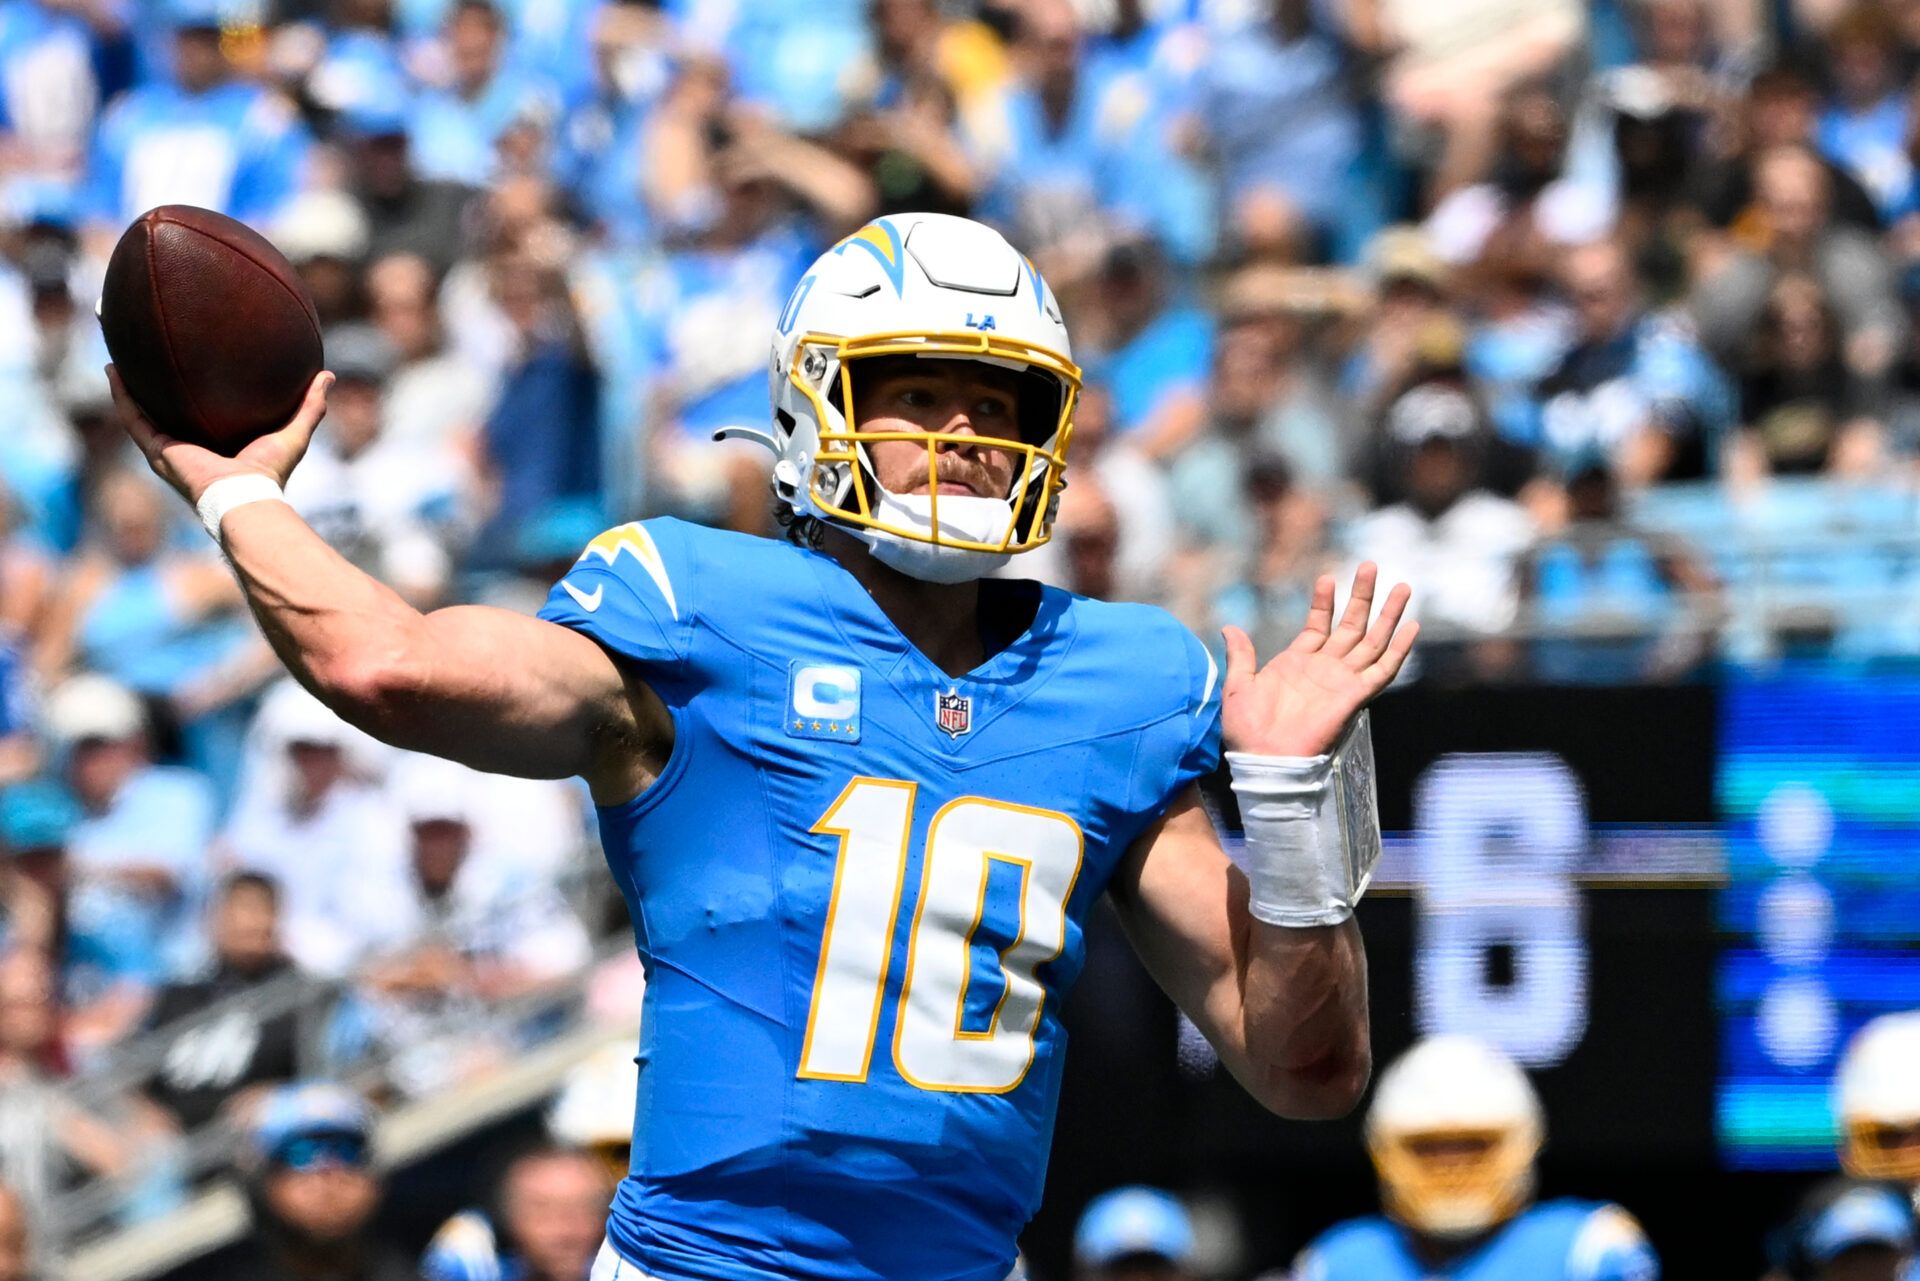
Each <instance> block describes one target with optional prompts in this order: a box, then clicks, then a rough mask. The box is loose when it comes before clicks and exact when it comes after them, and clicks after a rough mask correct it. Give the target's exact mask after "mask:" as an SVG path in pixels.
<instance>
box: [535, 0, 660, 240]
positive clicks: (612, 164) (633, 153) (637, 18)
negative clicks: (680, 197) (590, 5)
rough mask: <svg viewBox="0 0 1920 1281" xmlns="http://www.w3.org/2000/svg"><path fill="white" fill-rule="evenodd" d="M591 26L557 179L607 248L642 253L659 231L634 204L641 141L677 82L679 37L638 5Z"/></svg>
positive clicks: (563, 128)
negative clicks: (585, 70) (587, 62)
mask: <svg viewBox="0 0 1920 1281" xmlns="http://www.w3.org/2000/svg"><path fill="white" fill-rule="evenodd" d="M592 23H593V26H592V30H591V32H590V36H589V40H590V44H591V48H592V55H593V62H592V67H593V74H592V78H591V81H590V83H589V84H588V85H587V86H586V87H585V88H584V89H581V90H577V91H575V92H574V93H573V94H571V95H570V96H569V98H568V100H567V102H566V109H565V114H564V116H563V117H562V119H561V121H560V125H559V128H558V130H557V133H556V137H555V139H554V161H553V167H554V172H555V176H556V178H557V179H558V180H559V182H560V185H561V186H562V187H564V188H565V189H566V190H567V191H569V192H571V193H572V194H573V196H574V198H575V199H576V200H577V201H578V202H579V204H580V206H581V213H582V216H583V217H584V218H586V219H587V220H589V221H590V222H591V224H592V225H593V227H594V228H595V229H596V230H597V231H599V232H600V233H601V234H602V235H603V236H604V237H605V239H606V240H607V241H608V242H609V243H611V244H613V245H617V246H621V247H634V246H640V245H644V244H646V243H647V242H648V238H649V236H650V235H651V233H652V231H653V230H654V227H653V219H652V217H651V216H650V211H649V210H648V209H647V206H646V203H645V202H644V201H642V200H639V199H637V198H636V196H637V193H638V192H639V190H640V182H641V175H642V173H643V172H644V164H645V155H644V152H643V150H642V147H641V140H642V138H643V137H644V132H645V129H646V123H647V118H648V116H649V115H650V114H651V112H652V111H653V108H654V107H655V105H656V104H657V103H658V101H659V99H660V96H661V95H662V94H664V93H665V92H666V89H667V85H668V83H669V82H670V80H671V78H672V74H673V67H672V52H673V50H672V44H673V41H674V38H675V33H674V30H673V24H672V22H671V21H670V20H669V19H668V17H667V15H666V14H664V13H663V12H661V11H660V10H659V9H657V8H655V7H654V6H652V5H649V4H643V3H638V2H637V0H621V2H618V3H612V4H604V5H601V6H599V9H598V12H597V13H595V14H594V15H593V18H592Z"/></svg>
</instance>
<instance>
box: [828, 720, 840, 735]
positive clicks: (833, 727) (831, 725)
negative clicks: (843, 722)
mask: <svg viewBox="0 0 1920 1281" xmlns="http://www.w3.org/2000/svg"><path fill="white" fill-rule="evenodd" d="M839 732H840V726H839V725H838V723H836V722H834V721H828V722H827V733H829V734H838V733H839Z"/></svg>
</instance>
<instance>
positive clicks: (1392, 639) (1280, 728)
mask: <svg viewBox="0 0 1920 1281" xmlns="http://www.w3.org/2000/svg"><path fill="white" fill-rule="evenodd" d="M1378 576H1379V571H1378V569H1377V568H1376V567H1375V566H1374V564H1373V563H1372V562H1371V561H1369V562H1367V563H1366V564H1363V565H1361V566H1360V568H1359V570H1358V571H1356V572H1355V574H1354V576H1353V596H1352V598H1351V599H1350V600H1348V602H1347V608H1346V611H1345V613H1343V614H1342V615H1341V617H1340V625H1339V626H1338V627H1336V626H1334V623H1333V587H1334V581H1333V575H1331V574H1322V575H1321V576H1320V577H1319V579H1317V580H1316V581H1315V582H1314V585H1313V604H1312V605H1311V606H1310V607H1309V608H1308V610H1307V625H1306V627H1304V628H1303V629H1302V630H1301V632H1300V634H1299V635H1298V636H1296V637H1294V638H1293V643H1292V644H1291V645H1288V646H1287V647H1286V648H1285V649H1283V650H1281V651H1280V652H1279V653H1278V654H1275V655H1274V656H1273V659H1272V661H1271V662H1269V663H1268V664H1267V665H1266V666H1265V667H1260V666H1258V662H1257V659H1256V657H1255V655H1254V652H1253V640H1252V638H1250V637H1249V636H1248V635H1247V634H1246V633H1245V632H1244V631H1242V630H1241V629H1239V628H1238V627H1227V628H1224V629H1223V634H1224V635H1225V636H1226V640H1227V681H1226V685H1225V687H1224V688H1223V690H1222V693H1221V697H1222V702H1221V710H1220V733H1221V737H1222V738H1223V739H1224V740H1225V742H1226V746H1227V747H1228V748H1229V749H1230V750H1233V751H1239V752H1255V753H1258V754H1260V755H1263V756H1320V755H1323V754H1325V753H1327V752H1331V751H1332V750H1333V749H1334V747H1335V745H1337V744H1338V743H1339V741H1340V737H1341V735H1342V734H1344V733H1345V732H1346V729H1347V726H1348V725H1349V724H1350V723H1351V722H1352V721H1353V718H1354V717H1355V716H1357V715H1359V713H1360V709H1362V708H1363V707H1365V706H1366V705H1367V704H1368V703H1370V702H1372V701H1373V698H1374V696H1375V695H1377V694H1379V692H1380V691H1381V690H1383V689H1385V688H1386V687H1387V686H1388V685H1391V684H1392V683H1393V678H1394V677H1396V676H1398V675H1399V674H1400V667H1401V665H1402V664H1403V663H1405V662H1406V661H1407V654H1408V652H1409V651H1411V650H1412V649H1413V639H1414V636H1415V635H1416V634H1417V633H1418V632H1419V630H1420V624H1418V623H1416V622H1411V621H1409V622H1408V623H1407V624H1406V625H1405V626H1404V627H1403V626H1401V625H1400V624H1401V618H1402V616H1403V615H1404V614H1405V613H1406V609H1407V601H1408V600H1409V599H1411V598H1412V596H1413V591H1412V589H1411V588H1409V587H1408V586H1407V585H1406V584H1405V583H1401V584H1400V585H1398V586H1397V587H1395V588H1394V589H1393V590H1392V591H1391V592H1388V593H1387V599H1386V603H1385V604H1383V605H1382V606H1381V607H1380V617H1378V618H1376V619H1374V620H1373V626H1372V627H1368V626H1367V619H1368V617H1369V616H1370V615H1371V614H1372V613H1373V590H1374V583H1375V579H1376V578H1378Z"/></svg>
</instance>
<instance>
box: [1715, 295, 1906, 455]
mask: <svg viewBox="0 0 1920 1281" xmlns="http://www.w3.org/2000/svg"><path fill="white" fill-rule="evenodd" d="M1873 407H1874V406H1873V398H1872V397H1871V396H1870V394H1869V393H1868V392H1867V390H1866V389H1865V388H1863V387H1862V386H1861V385H1860V383H1859V380H1857V379H1855V378H1854V377H1853V376H1852V375H1851V374H1850V373H1849V372H1848V370H1847V367H1846V362H1845V360H1844V359H1843V357H1842V355H1841V351H1840V322H1839V317H1838V316H1837V314H1836V313H1835V310H1834V307H1833V304H1832V301H1831V300H1830V299H1829V298H1828V297H1827V294H1826V291H1825V289H1823V288H1822V287H1821V284H1820V282H1819V281H1818V280H1817V279H1815V278H1814V277H1812V276H1806V275H1798V274H1795V275H1786V276H1782V277H1781V278H1780V280H1779V281H1778V282H1777V283H1776V284H1775V285H1774V287H1773V292H1772V293H1771V294H1770V295H1769V296H1768V298H1767V308H1766V311H1765V312H1764V313H1763V314H1762V316H1761V319H1760V327H1759V329H1758V330H1757V331H1756V332H1755V334H1754V335H1753V341H1752V344H1751V346H1750V348H1749V352H1748V356H1747V359H1746V361H1745V363H1744V367H1743V369H1742V371H1741V380H1740V431H1739V433H1738V435H1737V436H1736V437H1735V438H1734V440H1733V441H1732V442H1731V444H1732V446H1733V448H1734V449H1735V450H1736V451H1737V452H1738V454H1739V458H1738V459H1737V460H1731V461H1730V462H1729V465H1728V471H1729V473H1730V474H1731V475H1734V476H1740V477H1751V476H1753V475H1756V474H1770V475H1792V474H1796V473H1808V472H1820V471H1825V470H1828V469H1829V468H1832V469H1835V470H1838V471H1842V472H1846V473H1851V474H1854V475H1866V474H1870V473H1871V472H1872V471H1874V470H1875V469H1876V468H1877V467H1878V466H1879V465H1880V463H1881V461H1882V459H1881V454H1882V437H1883V428H1882V427H1881V424H1880V423H1879V422H1878V421H1877V420H1876V419H1875V418H1874V417H1873V416H1872V410H1873Z"/></svg>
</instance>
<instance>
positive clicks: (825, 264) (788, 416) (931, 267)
mask: <svg viewBox="0 0 1920 1281" xmlns="http://www.w3.org/2000/svg"><path fill="white" fill-rule="evenodd" d="M881 356H894V357H899V356H913V357H919V358H921V359H927V360H978V361H984V362H986V363H988V364H991V365H995V366H998V367H999V368H1002V369H1009V370H1015V371H1020V372H1022V373H1023V374H1024V375H1026V377H1025V378H1023V380H1022V386H1021V391H1020V396H1019V401H1020V403H1019V414H1018V420H1019V423H1020V427H1019V433H1020V439H1018V440H1007V439H1004V438H999V437H988V436H972V437H968V438H966V439H967V443H968V444H971V445H987V446H991V447H993V448H995V449H1001V450H1005V451H1006V452H1007V453H1009V454H1010V455H1011V456H1012V457H1013V459H1014V460H1015V464H1016V466H1015V473H1014V480H1013V484H1012V487H1011V489H1010V491H1009V492H1008V493H1007V494H1005V495H998V496H984V495H957V494H949V495H946V496H944V497H943V496H941V495H940V494H939V493H938V492H937V491H938V487H937V486H929V488H930V489H931V490H933V491H934V492H930V493H927V494H894V493H891V492H889V491H887V490H886V489H883V488H882V487H881V486H880V484H879V481H878V479H877V476H876V474H875V472H874V470H873V466H872V462H871V460H870V458H869V457H868V455H867V448H866V447H867V445H868V444H869V443H871V442H872V440H873V439H875V438H874V437H872V436H870V435H869V436H856V435H855V433H854V426H855V420H854V418H853V416H852V414H851V412H850V410H851V407H854V406H857V405H858V403H859V395H860V389H859V380H858V377H857V373H858V369H859V366H860V364H861V362H863V361H866V360H870V359H873V358H875V357H881ZM769 382H770V390H771V393H772V399H773V424H772V427H771V430H770V431H767V432H761V431H757V430H752V429H744V428H728V429H726V430H725V431H723V432H722V433H721V434H722V435H731V436H745V437H749V438H752V439H757V440H760V441H761V443H763V444H765V445H767V446H769V447H770V448H771V449H772V450H773V452H774V454H775V463H774V473H773V476H774V490H775V492H776V493H777V494H778V496H779V498H780V501H782V502H783V503H785V504H786V506H787V507H788V508H789V509H790V510H791V511H792V512H793V513H794V515H795V516H800V517H813V518H815V519H818V520H822V521H825V522H827V523H829V524H832V525H836V526H839V527H840V528H842V529H845V530H847V531H848V532H849V533H851V534H853V535H854V536H855V537H856V538H859V539H860V540H861V541H862V542H864V543H866V544H867V546H868V547H869V548H871V549H872V551H873V554H874V556H875V558H876V559H878V560H880V561H881V562H883V563H884V564H887V565H891V566H892V567H893V568H895V569H897V570H899V571H901V572H902V573H905V574H909V575H911V576H913V577H915V578H919V579H924V580H927V581H930V582H943V583H950V582H966V581H968V580H971V579H975V578H979V577H981V576H982V575H984V574H987V573H989V572H991V571H992V570H993V569H995V568H997V567H998V566H1000V565H1002V564H1004V563H1005V562H1006V560H1007V558H1008V557H1009V556H1011V555H1012V554H1013V553H1015V552H1023V551H1028V550H1030V549H1032V548H1034V547H1038V546H1039V545H1040V544H1042V543H1044V542H1046V541H1047V538H1048V537H1049V535H1050V534H1051V532H1052V530H1051V525H1052V520H1053V511H1054V506H1055V504H1056V502H1057V501H1058V498H1059V494H1060V488H1061V486H1062V485H1063V484H1064V483H1065V475H1064V473H1065V468H1066V453H1067V441H1068V437H1069V436H1070V435H1071V432H1072V418H1073V403H1074V398H1075V397H1076V396H1077V395H1078V393H1079V389H1080V371H1079V369H1078V367H1076V366H1075V365H1074V363H1073V359H1072V353H1071V349H1070V348H1069V346H1068V343H1067V328H1066V325H1065V324H1064V323H1063V322H1062V320H1061V318H1060V306H1059V303H1058V302H1056V301H1055V299H1054V297H1053V294H1052V292H1051V291H1050V290H1048V288H1047V287H1046V284H1045V283H1044V282H1043V281H1042V280H1041V279H1040V273H1039V272H1038V271H1036V270H1035V269H1034V266H1033V264H1032V263H1030V262H1028V261H1027V260H1026V259H1025V258H1024V257H1022V256H1021V255H1020V253H1019V252H1018V251H1017V250H1015V249H1014V247H1013V246H1012V245H1010V244H1008V243H1007V242H1006V240H1005V238H1003V237H1002V236H1001V235H1000V233H998V232H996V231H994V230H993V229H992V228H990V227H987V226H985V225H983V224H981V223H977V222H972V221H970V220H968V219H965V218H955V217H952V216H950V215H947V214H930V213H921V214H894V215H891V216H889V217H885V218H880V219H877V220H875V221H874V222H871V223H868V224H867V225H866V226H865V227H862V228H861V229H860V230H859V231H856V232H854V233H853V234H852V235H851V236H848V237H847V238H846V239H845V240H843V241H841V242H840V243H839V244H837V245H835V246H834V247H833V248H832V249H830V250H828V251H827V252H826V253H824V254H822V255H821V256H820V258H819V260H818V261H816V262H815V263H814V264H813V266H812V268H811V269H809V270H808V272H807V274H806V275H805V276H803V277H802V278H801V280H800V283H799V284H798V285H796V286H795V287H794V291H793V294H792V296H791V297H789V298H788V300H787V305H786V307H785V308H783V309H782V311H781V313H780V320H779V322H778V324H777V325H776V326H775V330H774V335H773V358H772V363H771V366H770V369H769ZM884 439H888V440H915V441H918V442H920V443H921V444H923V445H924V446H925V448H926V451H927V466H928V470H929V474H931V472H932V470H933V468H934V466H935V463H934V459H935V457H936V455H937V453H938V452H939V450H940V448H941V447H942V446H943V445H947V446H951V445H952V444H953V443H954V441H955V440H956V438H954V437H950V436H946V435H944V434H942V433H937V432H922V431H913V432H899V433H891V434H889V435H887V436H886V437H884Z"/></svg>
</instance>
